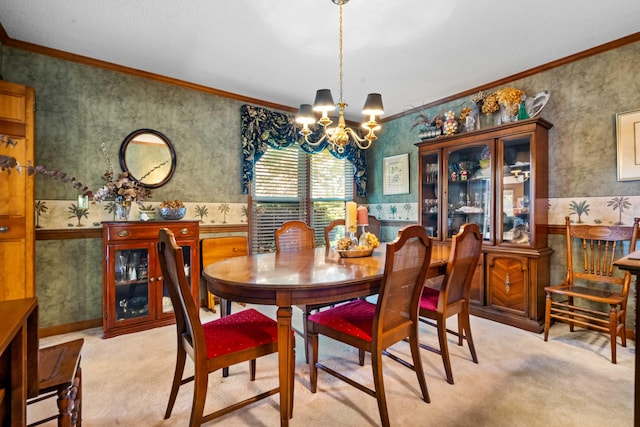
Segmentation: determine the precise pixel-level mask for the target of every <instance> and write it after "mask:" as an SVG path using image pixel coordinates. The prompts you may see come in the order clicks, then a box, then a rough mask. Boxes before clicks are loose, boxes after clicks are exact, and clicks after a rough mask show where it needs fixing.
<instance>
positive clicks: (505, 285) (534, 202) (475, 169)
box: [416, 117, 552, 332]
mask: <svg viewBox="0 0 640 427" xmlns="http://www.w3.org/2000/svg"><path fill="white" fill-rule="evenodd" d="M551 127H552V124H551V123H549V122H547V121H546V120H544V119H542V118H539V117H538V118H534V119H529V120H522V121H518V122H513V123H508V124H504V125H502V126H496V127H493V128H487V129H482V130H478V131H473V132H466V133H461V134H455V135H451V136H442V137H439V138H436V139H432V140H428V141H424V142H420V143H417V144H416V146H417V147H418V154H419V161H418V172H419V176H420V185H419V186H418V188H419V200H420V201H421V203H419V204H418V206H419V210H420V212H419V218H420V221H421V224H422V225H423V226H424V227H425V229H426V231H427V234H429V235H430V236H432V237H433V239H434V240H435V243H436V244H450V242H451V237H452V236H454V235H455V234H456V233H457V232H458V231H459V230H460V227H461V226H462V225H463V224H466V223H476V224H478V226H479V227H480V231H481V233H482V237H483V255H482V256H481V257H480V261H479V264H478V267H477V268H476V272H475V274H474V279H473V282H472V285H471V300H472V303H473V305H472V307H471V312H472V313H473V314H476V315H479V316H482V317H487V318H490V319H493V320H497V321H501V322H503V323H507V324H511V325H514V326H518V327H521V328H523V329H527V330H532V331H536V332H540V331H541V330H542V326H543V321H544V286H546V285H547V284H548V282H549V257H550V255H551V253H552V250H551V249H549V248H548V247H547V206H548V189H547V187H548V177H547V175H548V167H547V156H548V153H547V150H548V129H550V128H551Z"/></svg>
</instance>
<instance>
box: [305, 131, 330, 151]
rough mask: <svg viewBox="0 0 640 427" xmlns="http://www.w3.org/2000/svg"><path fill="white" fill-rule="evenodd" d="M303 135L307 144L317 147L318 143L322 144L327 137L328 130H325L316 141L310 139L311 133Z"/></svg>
mask: <svg viewBox="0 0 640 427" xmlns="http://www.w3.org/2000/svg"><path fill="white" fill-rule="evenodd" d="M303 136H304V142H306V143H307V144H309V145H310V146H312V147H317V146H318V145H320V144H321V143H322V141H324V140H325V139H327V132H326V130H325V132H323V133H322V136H321V137H320V139H319V140H317V141H316V142H311V141H309V135H303Z"/></svg>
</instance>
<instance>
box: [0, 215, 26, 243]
mask: <svg viewBox="0 0 640 427" xmlns="http://www.w3.org/2000/svg"><path fill="white" fill-rule="evenodd" d="M24 233H25V220H24V217H10V216H0V240H15V239H24V236H25V235H24Z"/></svg>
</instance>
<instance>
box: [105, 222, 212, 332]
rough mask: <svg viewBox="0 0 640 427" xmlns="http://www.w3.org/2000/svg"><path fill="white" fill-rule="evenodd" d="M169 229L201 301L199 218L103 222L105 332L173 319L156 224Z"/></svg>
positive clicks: (151, 324) (135, 328)
mask: <svg viewBox="0 0 640 427" xmlns="http://www.w3.org/2000/svg"><path fill="white" fill-rule="evenodd" d="M162 227H166V228H169V229H170V230H171V231H173V233H174V235H175V236H176V242H177V243H178V244H179V245H180V247H181V248H182V253H183V256H184V261H185V265H184V269H185V273H186V275H187V279H189V283H190V285H191V290H192V295H193V298H194V300H195V301H196V303H197V305H198V306H200V278H199V276H198V274H197V273H196V274H195V277H194V275H193V274H191V273H192V272H199V271H200V265H199V259H200V257H199V255H198V252H197V251H198V241H199V225H198V221H148V222H138V221H114V222H105V223H103V248H104V254H105V256H104V268H103V269H104V273H103V274H104V292H103V296H104V303H103V332H104V337H105V338H109V337H112V336H116V335H120V334H125V333H130V332H136V331H140V330H144V329H149V328H152V327H157V326H163V325H167V324H170V323H173V322H174V314H173V306H172V304H171V299H170V298H169V293H168V291H167V289H166V287H165V286H164V282H163V278H162V271H161V268H160V264H159V261H158V254H157V250H156V242H157V241H158V235H159V231H160V228H162Z"/></svg>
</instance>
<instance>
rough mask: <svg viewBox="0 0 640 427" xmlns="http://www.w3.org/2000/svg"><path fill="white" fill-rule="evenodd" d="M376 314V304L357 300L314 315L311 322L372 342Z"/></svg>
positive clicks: (310, 317) (310, 318)
mask: <svg viewBox="0 0 640 427" xmlns="http://www.w3.org/2000/svg"><path fill="white" fill-rule="evenodd" d="M375 314H376V306H375V305H374V304H371V303H370V302H367V301H365V300H355V301H351V302H348V303H346V304H342V305H338V306H336V307H334V308H332V309H331V310H326V311H319V312H317V313H314V314H312V315H310V316H309V320H310V321H312V322H315V323H317V324H319V325H324V326H327V327H329V328H331V329H335V330H338V331H340V332H344V333H345V334H349V335H353V336H354V337H358V338H360V339H363V340H365V341H369V342H370V341H371V329H372V326H373V317H374V315H375Z"/></svg>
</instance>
